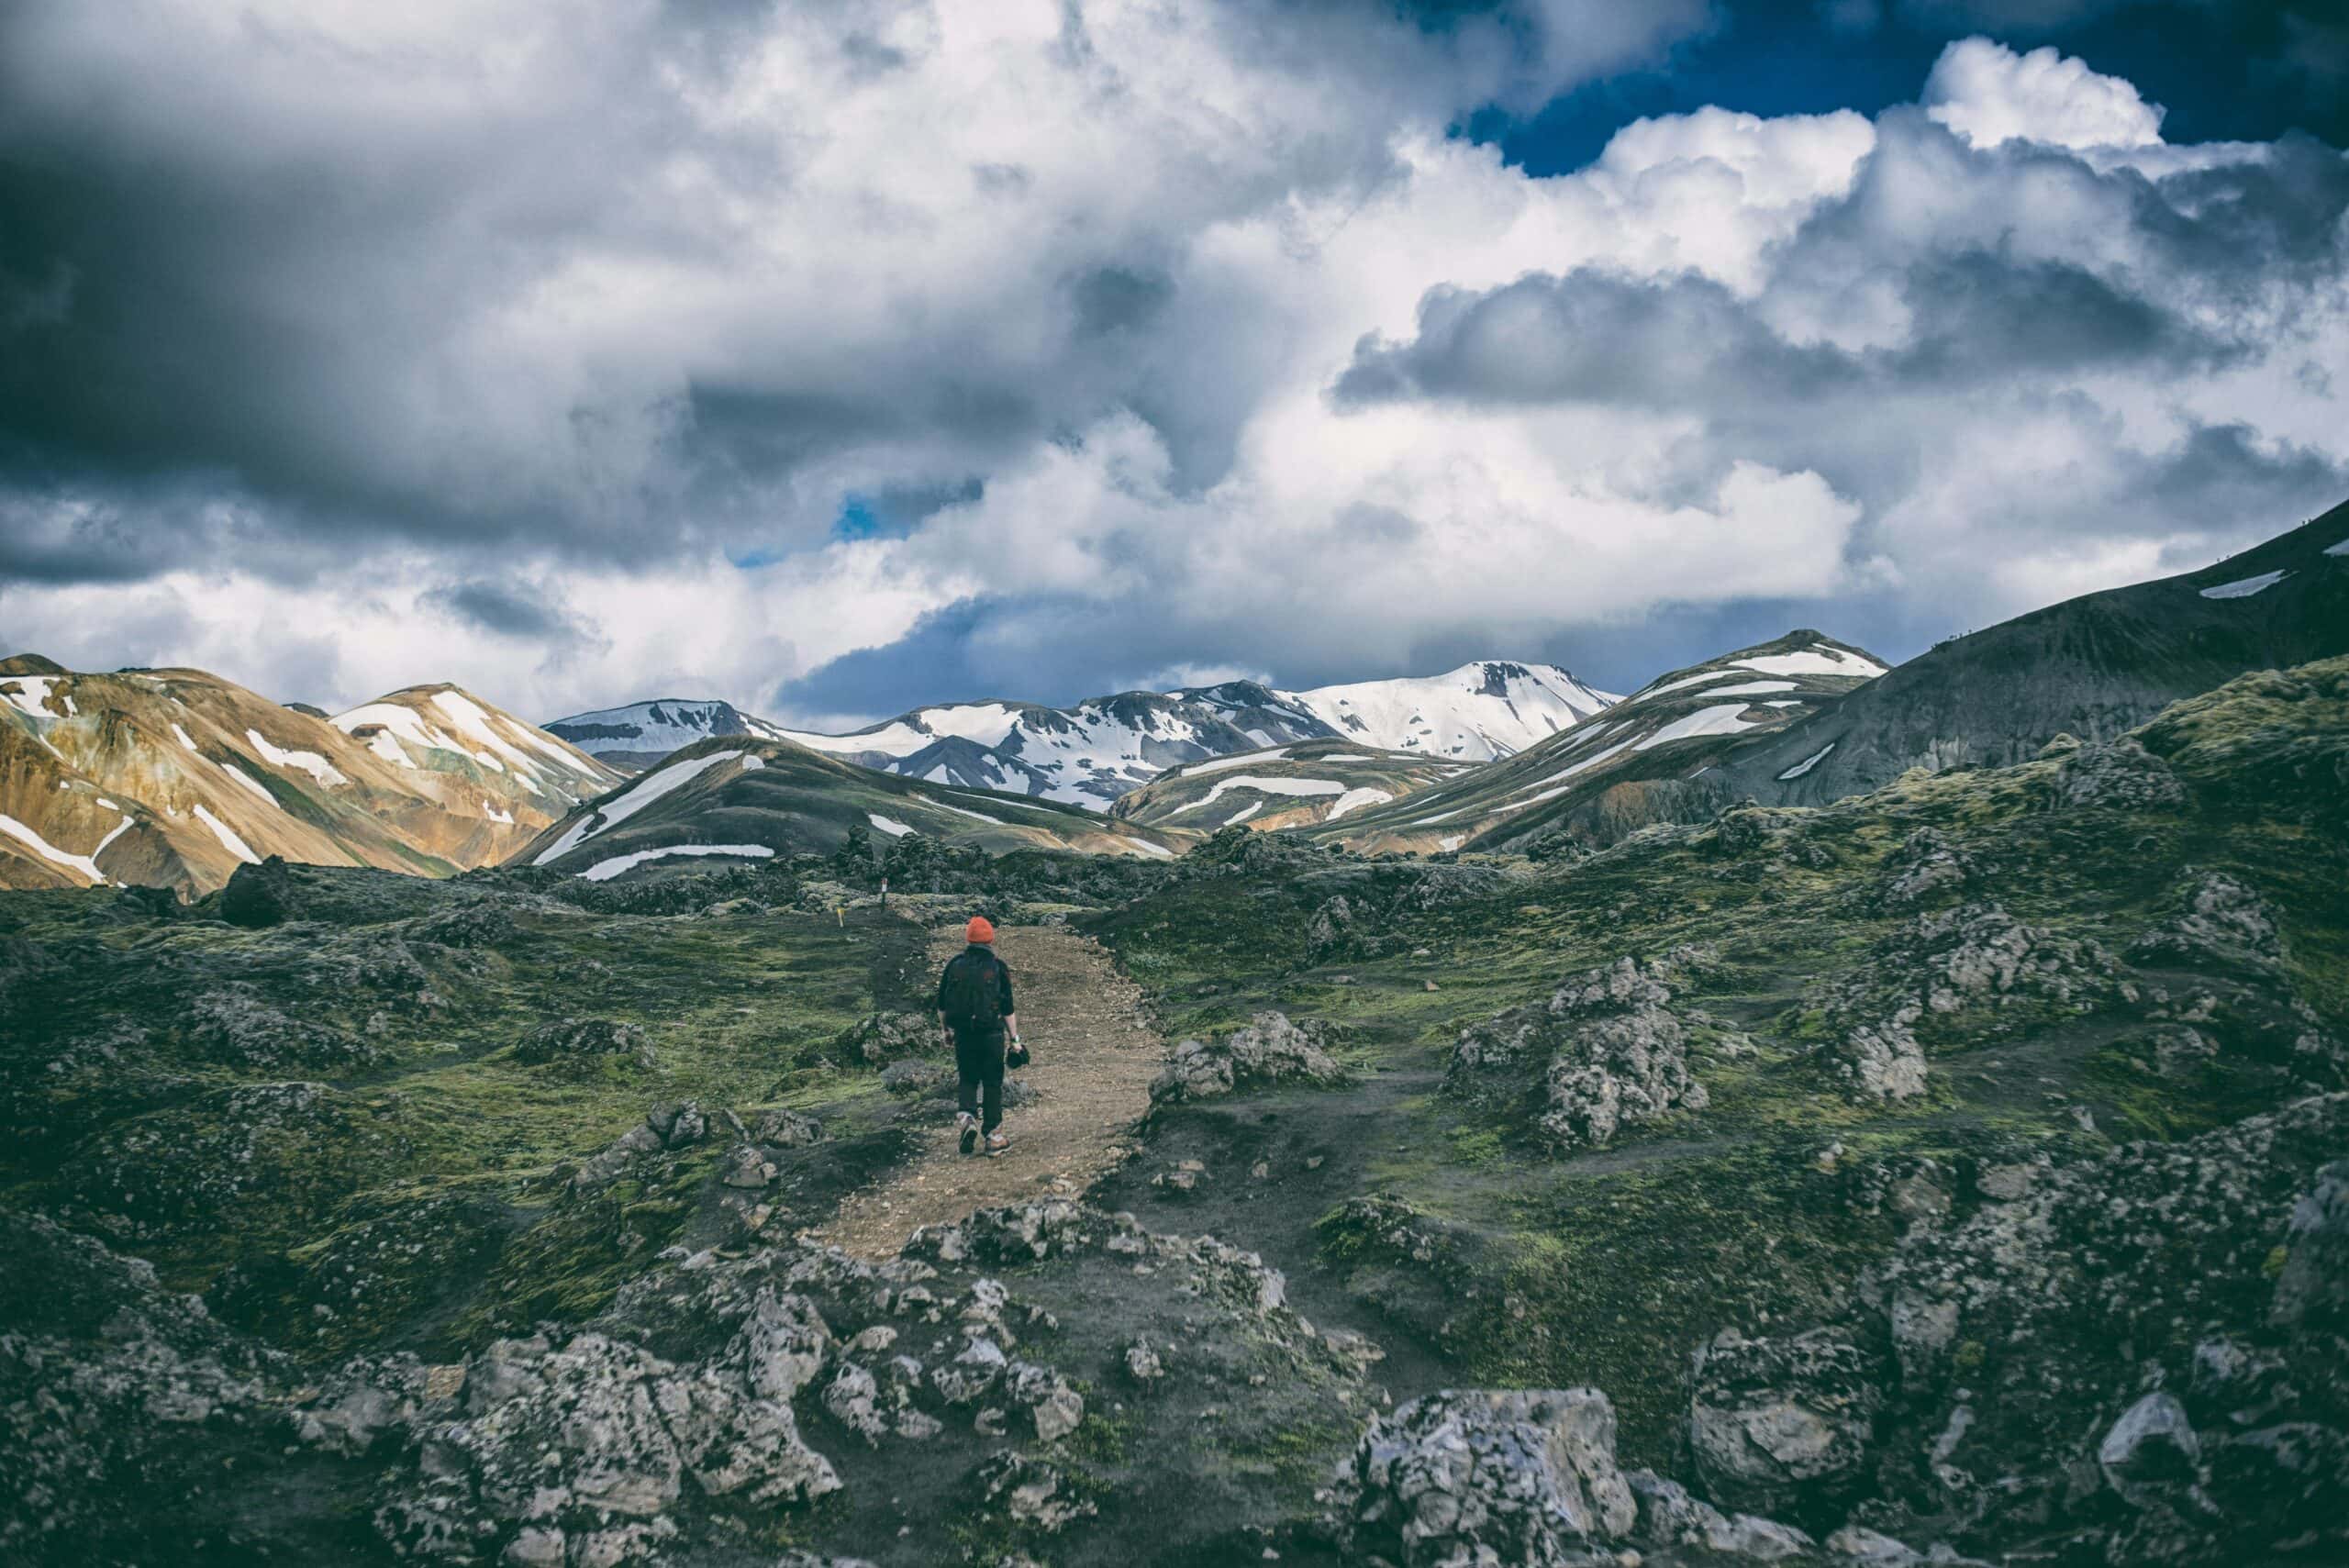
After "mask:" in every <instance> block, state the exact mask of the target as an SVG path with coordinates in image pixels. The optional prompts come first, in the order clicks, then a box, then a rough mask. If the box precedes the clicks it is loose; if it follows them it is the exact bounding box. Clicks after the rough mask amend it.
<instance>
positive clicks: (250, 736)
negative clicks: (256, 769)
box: [245, 729, 351, 784]
mask: <svg viewBox="0 0 2349 1568" xmlns="http://www.w3.org/2000/svg"><path fill="white" fill-rule="evenodd" d="M245 739H246V740H250V741H251V742H252V743H253V750H254V751H259V752H260V753H261V757H262V761H263V762H268V763H270V764H271V765H273V766H274V767H280V768H299V769H301V770H302V772H304V773H307V774H309V775H310V776H311V777H312V778H314V779H316V780H317V781H318V782H319V783H320V784H349V783H350V782H351V781H350V780H349V779H347V778H344V777H343V776H342V773H341V772H340V770H339V769H337V768H336V767H335V765H334V764H333V763H332V762H328V761H327V760H326V758H325V757H323V756H321V755H319V754H318V753H317V752H316V751H285V750H283V749H281V748H280V747H278V746H276V745H273V744H272V743H271V741H270V739H269V737H267V736H265V735H263V734H262V732H261V731H260V730H258V729H248V730H246V731H245Z"/></svg>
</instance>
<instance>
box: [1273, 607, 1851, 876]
mask: <svg viewBox="0 0 2349 1568" xmlns="http://www.w3.org/2000/svg"><path fill="white" fill-rule="evenodd" d="M1884 673H1885V666H1884V664H1883V663H1882V662H1879V661H1878V660H1877V659H1876V657H1875V656H1874V655H1872V654H1870V653H1867V652H1866V651H1863V650H1861V649H1858V648H1854V647H1853V646H1851V645H1850V644H1848V643H1843V642H1838V641H1836V640H1835V639H1832V638H1830V637H1828V636H1826V635H1825V634H1824V633H1821V632H1817V631H1812V630H1809V629H1807V628H1806V629H1802V630H1797V631H1791V632H1788V633H1787V635H1786V636H1784V637H1780V638H1776V639H1773V640H1771V641H1768V642H1763V643H1756V644H1755V645H1753V647H1751V648H1741V649H1738V650H1737V651H1734V652H1731V653H1725V654H1722V655H1721V656H1720V657H1719V658H1717V659H1712V660H1708V661H1707V662H1704V663H1702V664H1696V665H1691V666H1689V667H1687V668H1686V669H1681V670H1675V671H1672V672H1670V673H1666V674H1664V675H1660V676H1658V677H1657V678H1656V679H1654V680H1653V681H1651V682H1649V683H1648V684H1647V685H1645V686H1643V687H1642V688H1641V689H1640V690H1639V691H1637V692H1634V693H1632V694H1631V695H1630V696H1628V697H1625V698H1623V699H1621V700H1620V701H1619V702H1618V703H1616V704H1615V705H1614V706H1611V707H1609V708H1608V709H1607V711H1606V712H1604V713H1603V714H1600V715H1598V717H1595V718H1593V719H1592V720H1590V721H1589V722H1587V723H1586V724H1581V725H1577V726H1575V728H1572V729H1569V730H1566V731H1565V732H1564V733H1563V734H1559V735H1554V736H1552V737H1551V738H1550V739H1548V740H1544V741H1542V742H1541V743H1540V744H1539V745H1536V746H1532V747H1529V748H1528V749H1526V750H1525V751H1520V752H1519V753H1517V754H1516V755H1515V756H1513V757H1509V758H1507V759H1505V760H1502V761H1499V762H1492V763H1489V764H1487V765H1486V766H1484V767H1480V768H1475V769H1472V770H1470V771H1468V772H1466V773H1461V774H1460V775H1459V776H1457V777H1455V778H1453V779H1450V780H1447V781H1446V782H1444V783H1442V784H1437V785H1435V786H1434V787H1431V788H1430V789H1427V790H1425V791H1422V792H1420V793H1419V794H1416V795H1410V796H1409V797H1408V798H1407V799H1401V800H1397V801H1396V802H1394V803H1391V804H1381V805H1378V806H1373V807H1371V808H1370V809H1368V810H1365V811H1363V812H1360V813H1358V814H1355V815H1353V816H1349V817H1344V818H1342V819H1341V821H1329V822H1324V823H1322V824H1321V825H1320V826H1319V827H1318V828H1315V829H1314V830H1313V832H1314V836H1315V837H1317V838H1321V839H1325V840H1336V841H1339V842H1342V843H1344V844H1346V845H1347V846H1348V847H1350V848H1354V849H1360V850H1365V851H1419V852H1422V853H1433V852H1442V851H1451V850H1458V849H1461V848H1463V847H1464V846H1473V847H1475V848H1477V849H1515V848H1521V847H1523V846H1526V845H1528V844H1531V843H1533V842H1535V841H1536V840H1541V839H1542V838H1545V837H1547V836H1549V835H1550V834H1552V833H1553V832H1557V831H1559V830H1561V829H1564V828H1572V829H1573V830H1575V832H1576V834H1577V836H1579V837H1582V838H1586V839H1594V840H1610V839H1613V838H1616V837H1620V834H1621V833H1622V832H1624V831H1626V830H1629V829H1631V828H1639V827H1643V826H1645V825H1647V824H1648V823H1649V822H1653V821H1659V820H1665V819H1669V818H1673V817H1683V816H1688V815H1697V816H1709V815H1710V814H1711V813H1712V811H1713V809H1715V807H1716V806H1717V805H1718V804H1719V801H1718V795H1719V790H1718V788H1717V787H1716V786H1714V785H1713V784H1711V783H1710V782H1709V780H1708V779H1707V778H1706V777H1705V775H1707V774H1708V773H1711V772H1713V771H1715V770H1717V769H1718V768H1719V767H1720V765H1721V763H1722V762H1723V760H1724V759H1725V758H1728V757H1731V756H1735V755H1738V754H1740V753H1742V751H1746V750H1749V749H1751V748H1752V747H1753V746H1754V745H1756V744H1759V743H1760V742H1762V741H1763V740H1765V738H1768V737H1772V736H1776V735H1778V734H1780V733H1781V732H1783V731H1784V730H1786V729H1787V728H1789V727H1791V726H1793V725H1796V724H1798V723H1801V722H1803V721H1804V720H1806V719H1807V718H1809V717H1813V716H1816V715H1819V714H1822V713H1828V712H1831V711H1832V710H1833V709H1834V708H1835V707H1836V706H1839V705H1841V704H1842V702H1843V701H1844V700H1845V699H1846V698H1848V697H1849V696H1850V695H1851V694H1852V693H1854V691H1857V690H1859V689H1861V688H1863V687H1865V686H1867V685H1869V684H1873V683H1874V682H1875V681H1876V679H1877V678H1878V677H1879V676H1882V675H1883V674H1884Z"/></svg>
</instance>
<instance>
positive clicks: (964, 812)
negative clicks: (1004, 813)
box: [930, 800, 1007, 828]
mask: <svg viewBox="0 0 2349 1568" xmlns="http://www.w3.org/2000/svg"><path fill="white" fill-rule="evenodd" d="M930 804H931V805H932V806H937V807H938V809H939V810H941V811H951V812H952V813H953V814H954V815H955V816H957V817H977V818H978V819H979V820H980V821H982V822H992V823H994V824H995V825H996V827H998V828H1001V827H1004V826H1006V825H1007V824H1006V823H1005V822H1004V820H1003V818H1002V817H989V816H988V815H987V814H986V813H985V812H984V811H974V810H972V809H971V808H970V807H969V806H949V805H948V804H947V803H946V802H944V801H942V800H934V801H931V802H930Z"/></svg>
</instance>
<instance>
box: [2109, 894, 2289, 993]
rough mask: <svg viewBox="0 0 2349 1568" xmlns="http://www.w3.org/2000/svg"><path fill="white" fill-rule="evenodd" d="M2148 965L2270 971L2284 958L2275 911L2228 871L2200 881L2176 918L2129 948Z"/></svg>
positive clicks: (2131, 953) (2132, 955)
mask: <svg viewBox="0 0 2349 1568" xmlns="http://www.w3.org/2000/svg"><path fill="white" fill-rule="evenodd" d="M2129 956H2130V958H2131V959H2132V960H2133V961H2135V962H2139V963H2143V964H2183V965H2188V966H2192V967H2198V968H2215V969H2219V970H2221V971H2225V970H2248V971H2252V972H2254V973H2266V972H2269V971H2272V970H2274V969H2275V968H2277V966H2278V965H2279V964H2280V963H2282V962H2283V959H2284V946H2283V939H2282V937H2281V935H2280V933H2279V932H2278V930H2277V920H2276V910H2275V907H2274V906H2272V905H2270V904H2269V903H2268V902H2267V900H2266V899H2265V898H2263V897H2261V896H2260V895H2259V894H2258V892H2257V891H2256V890H2255V889H2254V888H2252V887H2250V886H2248V885H2246V884H2244V883H2243V882H2242V881H2240V880H2238V879H2237V878H2235V877H2232V876H2229V875H2227V874H2226V873H2224V872H2212V873H2210V874H2208V875H2206V876H2202V877H2199V878H2197V879H2196V880H2195V882H2194V883H2193V884H2192V885H2191V886H2189V887H2188V889H2187V890H2186V893H2185V896H2184V899H2183V907H2181V908H2180V909H2179V911H2178V913H2177V915H2176V917H2174V918H2173V919H2171V920H2169V921H2168V922H2167V923H2165V924H2164V925H2162V926H2160V927H2157V928H2156V929H2154V930H2151V931H2148V932H2146V933H2145V934H2144V935H2143V936H2142V937H2140V938H2138V939H2137V940H2135V941H2134V942H2132V943H2131V944H2130V945H2129Z"/></svg>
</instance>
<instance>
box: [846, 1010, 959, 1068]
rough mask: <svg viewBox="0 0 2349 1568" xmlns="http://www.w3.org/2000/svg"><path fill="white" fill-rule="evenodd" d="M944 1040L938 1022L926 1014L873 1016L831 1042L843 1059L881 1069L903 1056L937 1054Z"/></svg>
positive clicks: (850, 1027)
mask: <svg viewBox="0 0 2349 1568" xmlns="http://www.w3.org/2000/svg"><path fill="white" fill-rule="evenodd" d="M942 1038H943V1037H942V1036H941V1032H940V1030H939V1027H938V1023H937V1020H936V1019H934V1018H931V1017H930V1015H929V1014H927V1013H871V1014H868V1015H866V1016H865V1017H864V1018H860V1019H858V1020H857V1021H856V1022H855V1023H853V1024H852V1025H850V1026H849V1027H848V1028H847V1029H843V1030H842V1031H841V1035H840V1038H839V1039H838V1040H834V1041H833V1042H832V1043H833V1049H834V1051H835V1053H836V1054H837V1055H839V1056H840V1057H841V1059H842V1060H844V1061H848V1062H863V1063H864V1064H865V1065H867V1066H871V1067H878V1066H880V1065H882V1064H883V1063H885V1062H895V1061H897V1060H898V1059H899V1058H901V1057H907V1056H926V1055H934V1054H936V1053H937V1052H938V1051H940V1050H941V1040H942Z"/></svg>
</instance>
